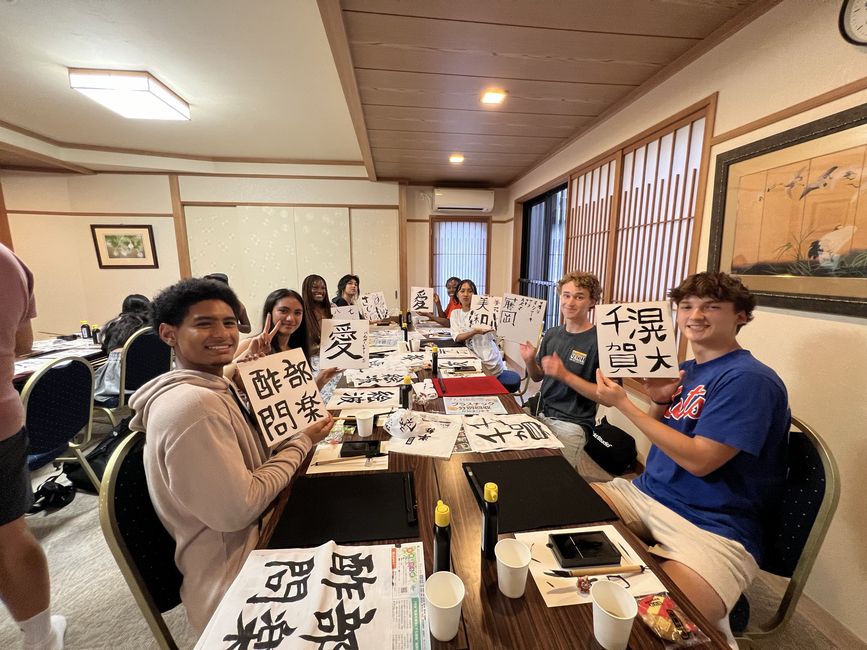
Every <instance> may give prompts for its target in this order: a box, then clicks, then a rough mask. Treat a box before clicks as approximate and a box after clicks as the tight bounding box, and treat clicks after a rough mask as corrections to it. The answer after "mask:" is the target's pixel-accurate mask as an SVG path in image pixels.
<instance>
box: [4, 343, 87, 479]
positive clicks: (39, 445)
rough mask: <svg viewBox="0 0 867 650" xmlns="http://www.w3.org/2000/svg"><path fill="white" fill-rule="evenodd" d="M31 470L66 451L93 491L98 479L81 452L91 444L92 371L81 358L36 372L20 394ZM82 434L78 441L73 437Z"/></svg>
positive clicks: (48, 365)
mask: <svg viewBox="0 0 867 650" xmlns="http://www.w3.org/2000/svg"><path fill="white" fill-rule="evenodd" d="M21 402H22V404H23V405H24V413H25V420H24V423H25V427H26V429H27V438H28V440H29V446H28V449H27V464H28V466H29V467H30V469H31V470H34V469H38V468H39V467H42V466H43V465H45V464H46V463H49V462H51V461H53V460H55V459H57V458H59V457H60V456H61V455H62V454H64V453H65V452H66V451H67V449H71V450H72V453H73V454H74V456H75V459H76V460H78V462H80V463H81V466H82V468H84V471H85V472H86V473H87V477H88V478H89V479H90V482H91V483H93V487H94V488H96V490H97V491H99V479H98V478H97V476H96V474H95V473H94V471H93V468H92V467H91V466H90V464H89V463H88V462H87V459H86V458H85V457H84V454H82V453H81V450H82V449H83V448H84V447H85V446H87V445H88V444H89V443H90V439H91V435H92V426H93V367H92V366H91V365H90V362H88V361H87V359H84V358H82V357H63V358H60V359H55V360H54V361H51V362H50V363H48V364H47V365H44V366H42V367H41V368H40V369H39V370H37V371H36V372H35V373H33V375H32V376H31V377H30V379H28V380H27V383H26V384H25V385H24V388H23V389H22V391H21ZM79 434H81V439H80V440H81V441H80V442H75V437H76V436H77V435H79Z"/></svg>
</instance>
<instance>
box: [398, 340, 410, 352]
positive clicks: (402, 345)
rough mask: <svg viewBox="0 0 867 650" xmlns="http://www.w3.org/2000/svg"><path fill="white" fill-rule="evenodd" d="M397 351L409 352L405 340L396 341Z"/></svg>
mask: <svg viewBox="0 0 867 650" xmlns="http://www.w3.org/2000/svg"><path fill="white" fill-rule="evenodd" d="M397 351H398V352H401V353H403V352H409V348H408V347H407V344H406V341H398V342H397Z"/></svg>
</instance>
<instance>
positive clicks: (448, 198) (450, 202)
mask: <svg viewBox="0 0 867 650" xmlns="http://www.w3.org/2000/svg"><path fill="white" fill-rule="evenodd" d="M433 209H434V212H439V213H441V214H456V213H465V214H466V213H469V214H487V213H489V212H491V210H493V209H494V190H470V189H461V188H454V187H436V188H434V199H433Z"/></svg>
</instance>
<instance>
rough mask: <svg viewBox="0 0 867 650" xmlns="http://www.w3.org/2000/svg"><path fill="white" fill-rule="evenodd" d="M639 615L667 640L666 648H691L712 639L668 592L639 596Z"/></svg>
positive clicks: (655, 632) (659, 635) (660, 636)
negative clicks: (689, 617)
mask: <svg viewBox="0 0 867 650" xmlns="http://www.w3.org/2000/svg"><path fill="white" fill-rule="evenodd" d="M638 615H639V616H640V617H641V620H642V621H644V622H645V623H646V624H647V626H648V627H649V628H650V629H651V630H653V633H654V634H656V636H658V637H659V638H660V639H662V640H663V641H664V642H665V647H666V648H689V647H691V646H694V645H699V644H700V643H707V642H708V641H709V640H710V639H708V638H707V636H706V635H705V634H704V632H702V631H701V630H700V629H699V628H698V626H697V625H696V624H695V623H693V622H692V621H691V620H689V619H688V618H687V617H686V614H684V613H683V611H682V610H681V609H680V607H678V606H677V605H676V604H675V602H674V601H673V600H672V599H671V597H670V596H669V595H668V594H667V593H661V594H650V595H648V596H643V597H642V598H639V599H638Z"/></svg>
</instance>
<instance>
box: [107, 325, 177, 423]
mask: <svg viewBox="0 0 867 650" xmlns="http://www.w3.org/2000/svg"><path fill="white" fill-rule="evenodd" d="M171 369H172V349H171V348H170V347H169V346H168V345H166V344H165V343H164V342H163V340H162V339H161V338H160V337H159V335H158V334H157V333H156V332H155V331H154V329H153V327H151V326H147V327H143V328H141V329H140V330H138V331H137V332H136V333H135V334H133V335H132V336H130V337H129V339H127V341H126V343H125V344H124V346H123V350H122V351H121V356H120V387H121V390H120V394H119V395H118V398H117V404H116V405H113V404H107V403H99V402H97V403H96V404H95V408H96V409H98V410H100V411H102V412H103V413H105V414H106V416H108V419H109V420H110V421H111V426H112V427H116V426H117V423H118V422H119V421H120V419H119V418H118V414H121V417H123V414H125V412H126V411H127V410H128V407H127V403H126V399H127V393H132V392H133V391H135V390H137V389H139V388H141V387H142V386H143V385H144V384H146V383H147V382H149V381H150V380H151V379H153V378H154V377H157V376H159V375H161V374H163V373H164V372H168V371H169V370H171Z"/></svg>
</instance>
